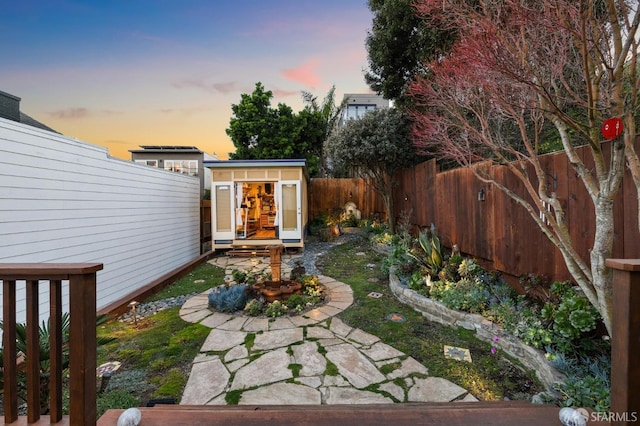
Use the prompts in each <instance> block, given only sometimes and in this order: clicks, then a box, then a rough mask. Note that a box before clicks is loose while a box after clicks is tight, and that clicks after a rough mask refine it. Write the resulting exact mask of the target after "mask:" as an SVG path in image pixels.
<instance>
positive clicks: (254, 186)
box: [204, 159, 309, 250]
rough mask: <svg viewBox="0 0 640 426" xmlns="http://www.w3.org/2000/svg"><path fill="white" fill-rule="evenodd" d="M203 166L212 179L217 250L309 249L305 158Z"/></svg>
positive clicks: (213, 241) (213, 234) (212, 209)
mask: <svg viewBox="0 0 640 426" xmlns="http://www.w3.org/2000/svg"><path fill="white" fill-rule="evenodd" d="M204 166H205V167H207V168H209V169H211V178H212V189H211V225H212V248H213V250H220V249H230V248H233V249H238V248H249V247H260V246H262V247H265V246H268V245H272V244H283V245H284V246H285V247H292V248H293V247H295V248H302V247H304V230H305V229H306V225H307V221H308V213H307V210H308V209H307V205H308V200H307V181H308V179H309V176H308V173H307V166H306V160H304V159H301V160H299V159H279V160H228V161H220V160H217V161H205V163H204ZM249 250H250V249H249Z"/></svg>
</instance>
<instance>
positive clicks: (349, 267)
mask: <svg viewBox="0 0 640 426" xmlns="http://www.w3.org/2000/svg"><path fill="white" fill-rule="evenodd" d="M385 259H386V256H385V255H383V254H379V253H377V252H375V251H373V250H372V246H371V242H370V240H369V238H368V237H366V236H363V237H357V238H355V239H354V240H353V241H351V242H348V243H345V244H341V245H337V246H335V247H333V248H332V249H330V250H329V252H328V253H326V254H325V255H324V256H322V257H321V258H320V259H319V260H318V262H317V265H318V267H319V268H320V269H321V270H322V271H323V274H324V275H327V276H330V277H332V278H335V279H337V280H340V281H342V282H344V283H346V284H348V285H350V286H351V288H352V289H353V294H354V304H353V305H352V306H351V307H349V308H348V309H346V310H345V311H343V312H342V313H341V314H339V315H338V317H339V318H340V319H342V320H343V321H344V322H345V323H347V324H349V325H351V326H353V327H358V328H360V329H362V330H364V331H367V332H369V333H372V334H374V335H376V336H378V337H380V338H381V340H382V341H383V342H384V343H386V344H389V345H391V346H393V347H394V348H397V349H398V350H400V351H402V352H404V353H406V354H407V355H409V356H411V357H413V358H415V359H416V360H417V361H419V362H421V363H423V364H424V365H425V366H427V368H428V369H429V374H430V375H432V376H437V377H443V378H446V379H448V380H450V381H452V382H454V383H456V384H458V385H460V386H462V387H464V388H465V389H467V390H468V391H469V392H470V393H471V394H473V395H474V396H476V397H477V398H479V399H481V400H502V399H503V398H505V397H507V398H510V399H529V398H530V397H531V396H532V395H534V394H536V393H538V392H540V391H542V390H543V389H542V387H541V385H540V384H539V383H538V381H537V379H536V378H535V376H534V375H533V374H532V373H531V372H528V371H526V370H525V369H524V368H523V367H522V366H521V365H520V364H519V363H518V361H517V360H513V359H510V358H509V357H508V356H507V355H506V354H504V353H502V352H501V351H496V353H492V350H491V345H490V344H488V343H486V342H483V341H480V340H478V339H476V338H475V336H474V335H473V334H474V333H473V332H470V331H468V330H465V329H463V328H458V329H452V328H448V327H445V326H441V325H439V324H434V323H431V322H429V321H427V320H426V319H425V318H424V317H423V316H422V315H421V314H420V313H418V312H416V311H414V310H413V309H412V308H411V307H409V306H407V305H404V304H403V303H401V302H399V301H398V300H397V299H396V298H395V297H394V296H393V294H391V291H390V290H389V287H388V273H387V271H384V270H382V269H381V268H380V266H381V265H382V264H384V263H385ZM372 292H374V293H380V294H382V296H381V297H380V298H373V297H369V296H368V295H369V294H370V293H372ZM390 313H399V314H401V315H403V316H404V317H405V318H406V319H407V320H406V321H405V322H401V323H395V322H391V321H389V320H388V319H387V315H388V314H390ZM444 345H449V346H455V347H463V348H468V349H469V350H470V352H471V357H472V359H473V362H472V363H468V362H464V361H459V360H454V359H450V358H445V357H444V355H443V350H444Z"/></svg>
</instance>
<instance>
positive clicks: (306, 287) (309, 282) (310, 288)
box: [300, 275, 322, 297]
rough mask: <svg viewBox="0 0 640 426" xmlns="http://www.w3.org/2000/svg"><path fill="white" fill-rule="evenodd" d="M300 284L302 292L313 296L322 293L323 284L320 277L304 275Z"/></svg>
mask: <svg viewBox="0 0 640 426" xmlns="http://www.w3.org/2000/svg"><path fill="white" fill-rule="evenodd" d="M300 284H302V294H304V295H306V296H311V297H320V296H321V295H322V286H321V285H320V281H319V279H318V277H316V276H314V275H303V276H302V279H301V280H300Z"/></svg>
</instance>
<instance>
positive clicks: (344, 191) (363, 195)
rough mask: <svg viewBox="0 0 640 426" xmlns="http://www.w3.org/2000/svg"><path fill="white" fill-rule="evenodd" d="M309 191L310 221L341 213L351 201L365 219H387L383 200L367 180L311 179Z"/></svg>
mask: <svg viewBox="0 0 640 426" xmlns="http://www.w3.org/2000/svg"><path fill="white" fill-rule="evenodd" d="M308 191H309V197H308V198H309V221H310V222H312V221H313V220H314V219H315V218H317V217H318V216H322V215H331V214H333V213H334V212H339V211H340V210H341V209H342V208H344V205H345V204H346V203H347V202H349V201H351V202H353V203H355V205H356V206H357V207H358V210H360V212H361V213H362V217H363V218H373V217H379V218H381V219H385V218H386V216H387V215H386V213H385V211H384V203H383V202H382V198H381V197H380V196H378V194H377V193H376V192H375V191H374V190H373V186H372V185H371V184H370V183H369V182H368V181H367V180H365V179H358V178H354V179H325V178H315V179H311V184H310V185H309V186H308Z"/></svg>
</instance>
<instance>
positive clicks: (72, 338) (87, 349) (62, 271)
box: [0, 263, 103, 425]
mask: <svg viewBox="0 0 640 426" xmlns="http://www.w3.org/2000/svg"><path fill="white" fill-rule="evenodd" d="M102 268H103V265H102V264H101V263H60V264H53V263H0V281H2V283H3V287H2V288H3V294H2V297H3V323H4V329H3V336H2V339H3V345H4V354H3V367H4V368H3V376H4V417H5V424H10V423H14V422H16V421H18V393H17V383H18V380H17V374H18V367H17V364H16V360H17V355H18V354H17V349H16V346H17V345H16V287H17V285H18V284H19V283H22V282H24V283H25V287H26V303H27V305H26V317H27V324H26V331H27V353H26V354H25V357H26V373H27V422H28V423H36V422H38V421H39V419H40V403H41V401H40V359H39V358H40V357H39V348H40V342H39V337H40V336H39V311H38V305H39V300H38V299H39V285H40V281H49V296H50V297H49V316H50V319H49V329H50V334H49V345H50V389H49V401H48V402H49V413H50V414H49V416H50V423H52V424H53V423H58V422H60V421H61V420H62V380H63V377H62V350H63V347H62V346H63V336H62V319H61V318H62V283H63V281H68V282H69V319H70V329H69V395H70V401H69V421H70V424H74V425H75V424H77V425H92V424H95V423H96V420H97V419H96V374H95V371H96V344H95V342H96V326H95V321H96V273H97V272H98V271H100V270H102ZM34 354H35V355H34Z"/></svg>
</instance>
